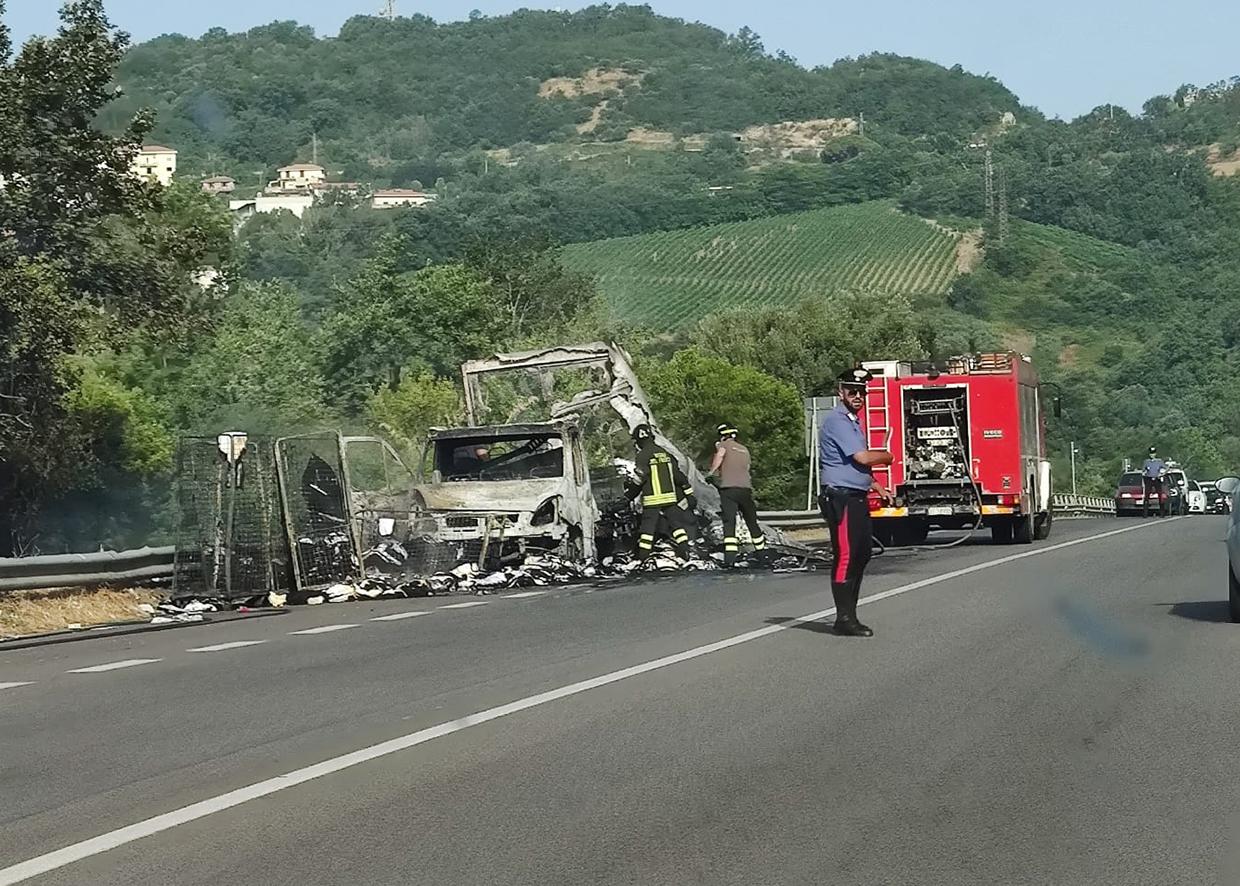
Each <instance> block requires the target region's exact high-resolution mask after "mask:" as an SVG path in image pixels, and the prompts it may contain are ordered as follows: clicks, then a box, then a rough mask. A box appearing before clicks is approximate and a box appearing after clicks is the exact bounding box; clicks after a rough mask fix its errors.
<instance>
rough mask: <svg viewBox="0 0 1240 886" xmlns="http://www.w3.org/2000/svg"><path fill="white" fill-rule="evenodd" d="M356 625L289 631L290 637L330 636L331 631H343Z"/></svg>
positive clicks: (324, 626) (323, 626) (325, 626)
mask: <svg viewBox="0 0 1240 886" xmlns="http://www.w3.org/2000/svg"><path fill="white" fill-rule="evenodd" d="M355 627H357V625H322V626H320V627H317V628H306V629H305V630H304V631H289V635H290V636H292V637H304V636H307V635H309V634H330V633H331V632H332V631H345V630H348V629H349V628H355Z"/></svg>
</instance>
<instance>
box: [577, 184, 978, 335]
mask: <svg viewBox="0 0 1240 886" xmlns="http://www.w3.org/2000/svg"><path fill="white" fill-rule="evenodd" d="M720 199H725V198H720ZM957 243H958V237H957V236H955V235H953V234H951V233H948V232H947V231H945V230H943V229H941V228H938V227H935V226H933V225H931V224H930V223H928V222H925V221H923V220H921V219H917V218H914V217H912V216H909V215H905V214H903V213H901V212H898V211H896V210H895V209H894V208H892V206H891V205H890V204H889V203H886V202H881V201H876V202H872V203H863V204H859V205H855V206H841V207H836V208H833V209H819V210H812V211H809V212H797V213H791V214H787V215H779V216H774V217H771V218H761V219H755V220H752V221H745V222H737V223H732V224H721V225H711V226H709V227H702V228H692V229H688V230H678V231H665V232H660V233H654V234H642V235H638V236H635V237H617V238H615V239H611V240H600V241H597V242H594V243H579V244H573V245H570V246H567V247H565V248H564V250H563V252H562V255H563V260H564V263H565V264H566V265H568V266H569V267H570V268H572V269H573V270H576V271H581V272H583V273H589V274H593V275H595V276H596V277H597V279H598V283H599V288H600V290H601V291H602V293H603V295H604V296H605V297H606V298H607V300H608V301H609V302H610V303H611V305H612V306H613V308H614V309H615V311H616V313H617V315H619V316H620V317H621V318H622V319H624V320H627V321H630V322H634V323H642V324H646V325H650V326H655V327H660V326H662V327H679V326H684V325H686V324H689V323H693V322H694V321H696V320H698V319H700V318H701V317H703V316H705V315H706V314H708V313H711V312H712V311H717V310H720V309H723V308H730V307H738V306H745V305H773V304H783V303H793V302H796V301H799V300H801V299H803V298H805V297H807V296H811V295H815V294H823V293H829V292H838V291H841V290H854V291H870V292H902V293H931V294H943V293H945V292H946V291H947V288H948V287H949V286H950V284H951V281H952V279H953V277H954V276H955V274H956V247H957Z"/></svg>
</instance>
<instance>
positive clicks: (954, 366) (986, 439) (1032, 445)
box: [862, 353, 1051, 545]
mask: <svg viewBox="0 0 1240 886" xmlns="http://www.w3.org/2000/svg"><path fill="white" fill-rule="evenodd" d="M862 365H863V366H864V367H865V368H866V369H868V370H869V371H870V372H871V373H872V374H873V376H874V378H873V379H872V380H871V382H870V383H869V395H868V396H867V398H866V405H865V428H866V435H867V440H868V443H869V445H870V446H871V447H872V448H875V449H889V450H890V451H891V453H892V455H893V456H894V457H895V460H894V462H893V463H892V465H891V466H890V467H884V468H875V470H874V476H875V479H877V480H878V481H879V482H880V483H882V484H883V485H884V486H887V487H888V488H889V489H891V490H892V491H893V492H894V493H895V496H896V501H895V503H894V504H893V505H892V506H890V507H884V506H882V504H881V502H880V501H879V500H878V499H877V497H872V498H871V501H870V514H871V516H872V517H873V520H874V531H875V535H876V536H877V537H878V538H879V540H880V541H882V542H883V543H884V544H895V545H900V544H919V543H921V542H922V541H924V540H925V538H926V534H927V533H928V532H929V531H930V530H931V529H967V528H971V527H974V526H977V525H979V523H980V525H984V526H988V527H990V531H991V534H992V536H993V538H994V540H995V541H996V542H998V543H1011V542H1013V541H1015V542H1017V543H1028V542H1031V541H1033V540H1034V539H1035V538H1039V539H1041V538H1046V537H1047V536H1049V535H1050V530H1051V468H1050V462H1049V461H1047V459H1046V434H1045V426H1044V420H1043V419H1044V416H1043V413H1042V404H1041V400H1040V396H1039V389H1038V377H1037V372H1036V371H1035V370H1034V367H1033V364H1032V361H1031V360H1030V359H1029V358H1028V357H1026V356H1023V355H1020V354H1013V353H1008V354H976V355H970V356H965V357H953V358H951V359H949V360H947V361H945V362H943V363H940V364H937V365H930V364H913V363H905V362H897V361H876V362H869V363H863V364H862Z"/></svg>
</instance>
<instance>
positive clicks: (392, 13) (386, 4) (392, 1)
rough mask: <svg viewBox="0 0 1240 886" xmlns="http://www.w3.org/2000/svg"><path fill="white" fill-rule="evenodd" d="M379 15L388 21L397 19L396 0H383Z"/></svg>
mask: <svg viewBox="0 0 1240 886" xmlns="http://www.w3.org/2000/svg"><path fill="white" fill-rule="evenodd" d="M379 17H380V18H385V19H387V20H388V21H394V20H395V19H396V0H383V9H381V10H380V11H379Z"/></svg>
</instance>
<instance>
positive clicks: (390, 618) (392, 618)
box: [371, 609, 431, 621]
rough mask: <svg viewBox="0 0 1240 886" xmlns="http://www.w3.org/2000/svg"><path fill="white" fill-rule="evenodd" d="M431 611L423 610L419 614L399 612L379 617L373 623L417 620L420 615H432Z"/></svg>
mask: <svg viewBox="0 0 1240 886" xmlns="http://www.w3.org/2000/svg"><path fill="white" fill-rule="evenodd" d="M430 614H431V613H430V610H429V609H423V610H421V611H419V612H397V613H394V614H392V615H378V616H375V617H374V618H372V619H371V621H400V620H401V619H402V618H417V617H418V616H419V615H430Z"/></svg>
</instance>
